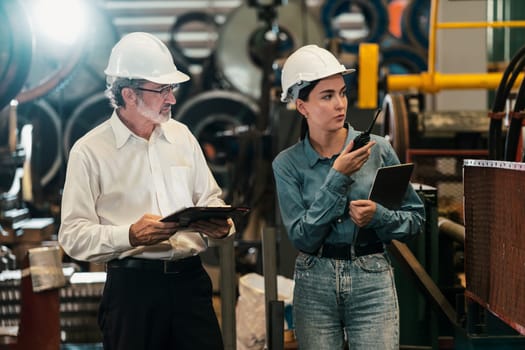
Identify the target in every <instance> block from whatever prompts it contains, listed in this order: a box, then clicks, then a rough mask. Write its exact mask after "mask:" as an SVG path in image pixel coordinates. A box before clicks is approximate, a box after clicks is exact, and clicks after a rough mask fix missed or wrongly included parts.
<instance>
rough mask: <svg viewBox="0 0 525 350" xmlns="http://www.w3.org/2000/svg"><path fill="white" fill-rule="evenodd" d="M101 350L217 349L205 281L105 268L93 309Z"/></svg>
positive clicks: (187, 274)
mask: <svg viewBox="0 0 525 350" xmlns="http://www.w3.org/2000/svg"><path fill="white" fill-rule="evenodd" d="M99 326H100V328H101V330H102V333H103V342H104V349H105V350H135V349H136V350H139V349H140V350H162V349H177V350H184V349H192V350H195V349H210V350H214V349H218V350H222V349H223V342H222V336H221V331H220V328H219V324H218V321H217V317H216V315H215V311H214V309H213V304H212V284H211V280H210V277H209V276H208V274H207V273H206V271H205V270H204V268H203V267H202V265H200V264H199V266H198V268H195V269H192V270H191V271H184V272H181V273H176V274H165V273H163V272H162V271H150V270H141V269H137V268H108V271H107V279H106V284H105V287H104V293H103V296H102V301H101V304H100V309H99Z"/></svg>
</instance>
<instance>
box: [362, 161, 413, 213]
mask: <svg viewBox="0 0 525 350" xmlns="http://www.w3.org/2000/svg"><path fill="white" fill-rule="evenodd" d="M413 169H414V164H413V163H404V164H398V165H391V166H386V167H382V168H379V169H377V173H376V177H375V180H374V184H373V186H372V189H371V190H370V196H369V197H368V198H369V199H370V200H373V201H374V202H376V203H379V204H381V205H383V206H384V207H386V208H388V209H391V210H396V209H399V207H401V203H402V202H403V198H404V197H405V193H406V191H407V187H408V184H409V183H410V177H411V176H412V170H413Z"/></svg>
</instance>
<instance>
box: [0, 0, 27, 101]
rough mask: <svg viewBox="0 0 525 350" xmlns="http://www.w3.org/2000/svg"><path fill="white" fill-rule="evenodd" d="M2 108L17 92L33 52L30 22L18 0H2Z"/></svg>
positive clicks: (0, 13) (0, 71)
mask: <svg viewBox="0 0 525 350" xmlns="http://www.w3.org/2000/svg"><path fill="white" fill-rule="evenodd" d="M0 23H2V25H1V26H0V43H2V44H1V45H0V110H2V109H3V108H4V107H5V106H7V105H8V104H9V102H10V101H11V100H12V99H13V98H15V97H16V95H18V93H19V92H20V90H21V89H22V86H23V85H24V82H25V80H26V78H27V76H28V75H29V67H30V63H31V58H32V55H33V33H32V29H31V22H30V21H29V16H28V14H27V12H26V10H25V7H24V6H23V4H22V3H21V2H20V1H18V0H3V1H1V2H0Z"/></svg>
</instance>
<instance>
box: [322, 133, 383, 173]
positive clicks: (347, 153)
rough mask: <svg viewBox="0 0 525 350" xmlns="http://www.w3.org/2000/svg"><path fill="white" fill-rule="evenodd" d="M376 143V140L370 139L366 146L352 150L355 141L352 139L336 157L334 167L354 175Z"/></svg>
mask: <svg viewBox="0 0 525 350" xmlns="http://www.w3.org/2000/svg"><path fill="white" fill-rule="evenodd" d="M375 144H376V143H375V141H370V142H369V143H367V144H366V145H365V146H363V147H361V148H358V149H356V150H355V151H352V147H353V146H354V141H350V142H349V143H348V145H346V147H345V148H344V149H343V151H342V152H341V153H340V154H339V156H338V157H337V158H336V160H335V162H334V165H333V166H332V167H333V168H334V169H335V170H337V171H339V172H340V173H342V174H345V175H347V176H350V175H352V174H353V173H355V172H356V171H358V170H359V169H361V167H362V166H363V165H364V164H365V163H366V161H367V160H368V157H370V149H371V148H372V146H374V145H375Z"/></svg>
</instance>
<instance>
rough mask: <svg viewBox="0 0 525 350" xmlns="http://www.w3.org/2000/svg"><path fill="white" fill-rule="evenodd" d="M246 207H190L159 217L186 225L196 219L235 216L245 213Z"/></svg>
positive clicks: (164, 220)
mask: <svg viewBox="0 0 525 350" xmlns="http://www.w3.org/2000/svg"><path fill="white" fill-rule="evenodd" d="M249 211H250V208H247V207H190V208H186V209H182V210H179V211H176V212H174V213H172V214H170V215H168V216H165V217H163V218H162V219H160V221H162V222H173V221H174V222H178V223H179V224H180V225H181V226H188V225H189V224H190V223H192V222H194V221H198V220H209V219H211V218H219V219H226V218H235V217H238V216H242V215H245V214H247V213H248V212H249Z"/></svg>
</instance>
